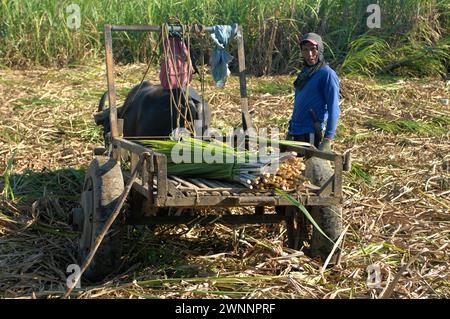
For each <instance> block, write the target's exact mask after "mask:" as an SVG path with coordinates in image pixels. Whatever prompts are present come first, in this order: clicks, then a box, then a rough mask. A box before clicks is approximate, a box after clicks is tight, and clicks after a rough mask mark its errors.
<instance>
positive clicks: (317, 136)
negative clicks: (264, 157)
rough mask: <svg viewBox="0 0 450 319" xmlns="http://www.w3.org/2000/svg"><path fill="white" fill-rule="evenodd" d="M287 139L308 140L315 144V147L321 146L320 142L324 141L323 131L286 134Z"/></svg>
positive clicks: (307, 141)
mask: <svg viewBox="0 0 450 319" xmlns="http://www.w3.org/2000/svg"><path fill="white" fill-rule="evenodd" d="M286 140H288V141H297V142H306V143H310V144H313V145H314V146H315V147H317V148H318V147H319V145H320V142H322V132H320V133H307V134H300V135H291V134H287V135H286Z"/></svg>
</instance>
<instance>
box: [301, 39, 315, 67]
mask: <svg viewBox="0 0 450 319" xmlns="http://www.w3.org/2000/svg"><path fill="white" fill-rule="evenodd" d="M301 48H302V55H303V58H304V59H305V61H306V63H308V65H314V64H316V63H317V60H318V58H319V51H318V50H317V46H315V45H314V44H312V43H311V42H304V43H302V45H301Z"/></svg>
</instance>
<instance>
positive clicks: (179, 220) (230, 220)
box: [127, 214, 285, 225]
mask: <svg viewBox="0 0 450 319" xmlns="http://www.w3.org/2000/svg"><path fill="white" fill-rule="evenodd" d="M284 219H285V216H284V215H283V214H264V215H254V214H251V215H250V214H245V215H222V216H220V215H208V216H151V217H141V218H133V219H131V218H130V219H129V220H127V223H128V224H132V225H168V224H187V225H196V224H200V225H208V224H212V223H224V224H275V223H279V222H281V221H283V220H284Z"/></svg>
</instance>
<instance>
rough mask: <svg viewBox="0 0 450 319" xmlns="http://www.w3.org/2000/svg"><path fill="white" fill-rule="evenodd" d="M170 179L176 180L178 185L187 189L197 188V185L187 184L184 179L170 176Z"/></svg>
mask: <svg viewBox="0 0 450 319" xmlns="http://www.w3.org/2000/svg"><path fill="white" fill-rule="evenodd" d="M171 178H173V179H174V180H176V181H177V182H179V183H181V184H183V185H185V187H189V188H191V189H194V190H198V186H197V185H194V184H192V183H190V182H188V181H187V180H184V179H182V178H180V177H178V176H171Z"/></svg>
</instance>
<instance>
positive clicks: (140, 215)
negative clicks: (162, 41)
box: [104, 25, 349, 224]
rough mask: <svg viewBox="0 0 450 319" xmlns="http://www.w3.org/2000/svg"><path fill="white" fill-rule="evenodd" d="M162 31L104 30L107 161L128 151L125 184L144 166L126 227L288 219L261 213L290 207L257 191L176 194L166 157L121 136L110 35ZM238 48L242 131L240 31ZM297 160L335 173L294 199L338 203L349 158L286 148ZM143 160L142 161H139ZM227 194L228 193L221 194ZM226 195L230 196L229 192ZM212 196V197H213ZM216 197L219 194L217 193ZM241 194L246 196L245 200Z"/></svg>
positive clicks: (245, 115) (245, 123)
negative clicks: (178, 212) (170, 211)
mask: <svg viewBox="0 0 450 319" xmlns="http://www.w3.org/2000/svg"><path fill="white" fill-rule="evenodd" d="M170 30H172V31H181V30H182V27H181V26H176V25H172V26H170ZM183 30H189V31H190V32H198V28H193V27H188V28H183ZM200 30H202V32H208V33H211V32H213V27H203V26H202V27H201V28H200ZM116 31H134V32H161V27H159V26H118V25H106V26H105V29H104V35H105V46H106V70H107V84H108V99H109V108H110V113H109V114H110V115H109V121H110V125H111V126H110V127H111V137H110V139H111V141H110V142H111V144H112V152H111V157H112V158H113V159H114V160H116V161H120V158H121V154H123V153H124V152H128V153H129V156H130V159H131V161H130V165H129V169H123V176H124V181H125V183H127V182H128V181H129V180H130V177H131V172H132V171H134V170H135V169H136V165H137V163H138V162H139V159H140V158H141V157H143V163H142V165H141V166H140V168H139V174H138V177H137V178H136V179H135V181H134V183H133V184H132V190H133V191H134V192H135V193H139V194H140V195H142V197H141V200H143V203H141V205H138V207H140V209H139V211H132V212H131V214H130V215H129V216H130V218H128V219H127V223H129V224H184V223H199V224H204V223H211V222H215V221H220V222H225V223H232V224H240V223H275V222H280V221H282V220H284V219H285V218H286V216H284V215H283V214H265V213H264V206H289V205H292V203H291V202H289V201H288V200H287V199H285V198H283V197H280V196H277V195H274V194H273V193H269V192H260V191H259V192H258V191H253V190H249V189H248V188H245V187H244V186H242V187H233V186H230V187H226V188H220V189H214V188H207V189H204V190H202V191H205V192H206V193H207V194H208V195H207V196H199V195H198V193H197V194H196V195H195V196H189V195H186V194H185V193H183V192H181V191H179V190H178V189H177V188H176V187H175V186H174V185H173V183H172V182H171V181H170V179H169V178H168V176H167V159H166V157H165V155H163V154H159V153H157V152H155V151H154V150H152V149H151V148H150V147H144V146H142V145H140V144H138V143H136V142H134V141H133V139H132V138H126V137H125V138H124V137H123V134H122V128H123V122H122V120H121V119H118V118H117V108H116V88H115V81H114V62H113V45H112V32H116ZM236 39H237V50H238V63H239V81H240V100H241V112H242V120H243V127H244V129H245V128H250V127H252V122H251V119H250V114H249V110H248V98H247V89H246V68H245V55H244V42H243V31H242V27H241V26H238V28H237V36H236ZM289 149H290V150H293V151H296V152H297V153H298V155H299V156H306V157H318V158H321V159H324V160H328V161H331V162H333V163H334V174H333V176H331V177H330V178H329V180H328V181H327V182H325V183H324V184H323V185H322V187H320V188H318V189H316V190H315V191H311V192H309V193H308V194H307V195H303V196H300V197H299V198H298V200H299V201H300V202H301V203H303V204H304V205H305V206H315V205H317V206H327V205H339V204H342V171H343V168H344V167H348V166H349V154H348V155H346V156H344V155H342V154H337V153H329V152H322V151H320V150H317V149H315V148H313V147H301V146H298V147H289ZM141 162H142V161H141ZM223 190H226V192H227V195H226V196H224V195H223V192H221V191H223ZM228 193H229V194H228ZM213 194H215V195H213ZM218 194H220V195H218ZM242 194H245V196H243V195H242ZM235 206H254V207H255V208H256V209H255V212H256V213H255V214H247V215H229V216H220V218H217V216H216V215H212V216H206V217H205V216H202V217H201V218H200V217H196V216H157V214H156V212H157V211H158V210H160V209H161V208H168V207H171V208H208V207H209V208H211V207H235Z"/></svg>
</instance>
